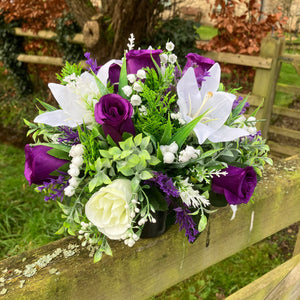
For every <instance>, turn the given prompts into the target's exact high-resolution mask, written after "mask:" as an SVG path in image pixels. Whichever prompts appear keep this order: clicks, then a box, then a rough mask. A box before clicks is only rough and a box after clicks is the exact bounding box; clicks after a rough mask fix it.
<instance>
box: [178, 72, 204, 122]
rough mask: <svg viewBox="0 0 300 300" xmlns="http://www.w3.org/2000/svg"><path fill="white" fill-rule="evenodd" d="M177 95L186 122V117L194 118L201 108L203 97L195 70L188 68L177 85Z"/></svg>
mask: <svg viewBox="0 0 300 300" xmlns="http://www.w3.org/2000/svg"><path fill="white" fill-rule="evenodd" d="M177 93H178V101H177V104H178V106H179V109H180V112H181V114H182V116H183V118H184V120H185V121H188V120H187V119H186V116H190V117H191V116H194V114H195V113H196V112H197V110H198V108H199V107H200V105H201V103H202V101H201V95H200V92H199V88H198V84H197V79H196V77H195V72H194V70H193V68H188V69H187V71H186V72H185V73H184V75H183V76H182V78H181V79H180V80H179V82H178V84H177Z"/></svg>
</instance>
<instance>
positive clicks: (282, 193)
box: [0, 159, 300, 300]
mask: <svg viewBox="0 0 300 300" xmlns="http://www.w3.org/2000/svg"><path fill="white" fill-rule="evenodd" d="M282 178H284V180H282ZM299 194H300V160H299V159H295V160H293V161H289V162H283V161H281V162H280V163H279V164H278V165H277V166H276V167H270V168H267V171H266V173H265V175H264V178H263V180H262V181H260V183H259V185H258V187H257V189H256V192H255V196H254V204H248V205H243V206H240V208H239V209H238V211H237V215H236V218H235V219H234V220H233V221H230V220H229V219H230V217H231V210H230V208H229V207H227V208H224V209H220V210H219V211H218V212H217V213H215V214H213V215H212V216H211V217H210V219H209V224H210V225H209V230H208V229H207V230H205V231H204V232H203V233H202V235H201V236H200V237H199V239H198V240H197V241H196V242H195V243H194V244H192V245H191V244H189V243H188V242H187V240H186V238H185V236H184V234H183V232H178V227H177V226H172V227H171V228H170V229H169V231H168V232H166V233H165V234H164V235H162V236H161V237H159V238H154V239H148V240H140V241H138V242H137V243H136V245H135V246H134V247H133V248H128V247H127V246H125V245H124V244H122V243H120V242H112V243H111V247H112V250H113V255H114V256H113V257H108V256H105V257H103V259H102V261H101V262H99V263H97V264H93V262H92V259H91V258H89V257H88V252H87V251H86V250H85V249H82V248H81V246H80V247H78V248H76V254H75V255H73V256H71V257H68V258H64V256H63V254H60V255H58V256H56V257H55V258H53V259H52V260H51V261H50V262H49V263H48V265H47V264H46V266H45V267H43V268H39V269H38V270H37V273H36V274H35V275H34V276H32V277H30V278H27V277H25V276H24V275H23V273H22V272H23V270H24V269H25V265H26V264H27V265H28V264H31V263H34V262H37V261H38V259H40V258H41V257H42V256H43V255H47V254H48V255H49V254H52V253H54V252H55V251H56V250H57V249H58V248H61V249H66V248H67V247H68V245H69V244H76V243H77V241H76V239H75V238H70V237H69V238H65V239H62V240H60V241H56V242H54V243H51V244H49V245H46V246H44V247H41V248H39V249H37V250H34V251H29V252H26V253H23V254H21V255H18V256H15V257H11V258H9V259H6V260H3V261H1V262H0V274H2V275H1V276H2V277H3V279H2V280H1V281H0V282H2V284H3V285H4V286H3V287H2V288H4V289H6V293H5V297H6V298H5V299H8V300H9V299H14V300H15V299H41V300H43V299H51V300H52V299H72V300H73V299H74V300H76V299H80V300H84V299H90V300H93V299H100V300H101V299H114V300H117V299H131V300H135V299H146V298H148V297H150V296H152V295H155V294H158V293H160V292H161V291H163V290H165V289H166V288H168V287H170V286H172V285H174V284H176V283H178V282H180V281H182V280H184V279H186V278H188V277H190V276H192V275H194V274H196V273H198V272H199V271H201V270H203V269H205V268H207V267H209V266H211V265H213V264H215V263H217V262H219V261H221V260H223V259H225V258H226V257H229V256H231V255H232V254H234V253H236V252H238V251H240V250H241V249H243V248H245V247H247V246H249V245H251V244H253V243H256V242H258V241H259V240H261V239H263V238H265V237H267V236H269V235H271V234H273V233H275V232H277V231H279V230H281V229H283V228H285V227H287V226H289V225H291V224H294V223H296V222H297V221H299V219H300V215H299V212H300V201H299ZM283 216H284V217H283ZM253 217H254V218H253ZM251 220H254V221H253V223H252V221H251ZM250 228H252V230H250ZM24 259H26V260H25V261H24ZM16 269H18V270H21V271H20V272H21V274H19V273H20V272H19V271H15V270H16ZM5 271H6V272H5ZM50 273H51V274H50ZM22 280H25V282H23V281H22ZM3 281H4V282H3ZM20 284H21V285H20ZM22 285H23V287H22V288H20V286H22Z"/></svg>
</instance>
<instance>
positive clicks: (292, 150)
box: [268, 141, 300, 156]
mask: <svg viewBox="0 0 300 300" xmlns="http://www.w3.org/2000/svg"><path fill="white" fill-rule="evenodd" d="M268 145H269V146H270V149H271V153H272V152H274V153H279V154H281V155H283V156H292V155H296V154H300V148H299V147H293V146H289V145H282V144H279V143H276V142H273V141H268Z"/></svg>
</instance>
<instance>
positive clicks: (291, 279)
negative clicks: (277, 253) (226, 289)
mask: <svg viewBox="0 0 300 300" xmlns="http://www.w3.org/2000/svg"><path fill="white" fill-rule="evenodd" d="M299 296H300V254H299V255H297V256H295V257H293V258H292V259H290V260H288V261H287V262H285V263H284V264H282V265H280V266H279V267H277V268H275V269H274V270H272V271H270V272H269V273H267V274H265V275H263V276H262V277H260V278H259V279H257V280H255V281H253V282H252V283H250V284H249V285H247V286H246V287H244V288H242V289H240V290H239V291H237V292H236V293H234V294H232V295H231V296H229V297H227V298H226V300H241V299H243V300H258V299H264V300H282V299H289V300H297V299H299Z"/></svg>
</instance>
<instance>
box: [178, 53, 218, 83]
mask: <svg viewBox="0 0 300 300" xmlns="http://www.w3.org/2000/svg"><path fill="white" fill-rule="evenodd" d="M186 59H187V61H186V64H185V66H184V68H183V74H184V73H185V72H186V71H187V69H188V68H190V67H193V68H194V72H195V75H196V79H197V82H198V86H199V87H201V84H202V81H204V80H205V79H204V77H206V76H209V72H208V70H209V69H210V68H211V67H212V66H213V65H214V64H215V61H214V60H212V59H210V58H207V57H204V56H201V55H199V54H197V53H189V54H188V55H187V56H186ZM183 74H182V75H183Z"/></svg>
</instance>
